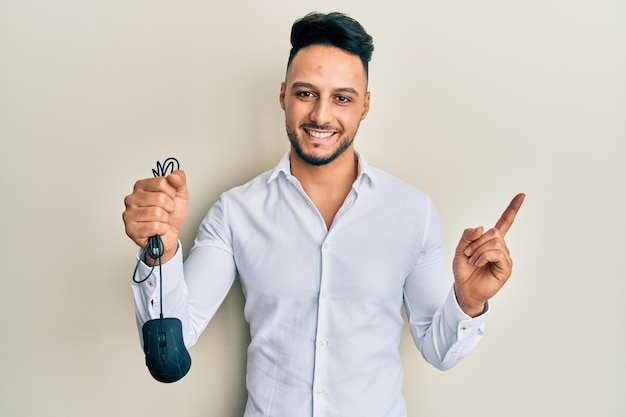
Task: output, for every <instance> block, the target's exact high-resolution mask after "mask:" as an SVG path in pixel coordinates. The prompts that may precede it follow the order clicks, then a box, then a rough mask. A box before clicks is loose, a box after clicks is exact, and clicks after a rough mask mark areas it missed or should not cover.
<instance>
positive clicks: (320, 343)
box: [317, 340, 328, 347]
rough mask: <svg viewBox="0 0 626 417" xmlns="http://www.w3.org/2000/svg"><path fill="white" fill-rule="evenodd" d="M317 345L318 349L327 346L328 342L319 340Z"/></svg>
mask: <svg viewBox="0 0 626 417" xmlns="http://www.w3.org/2000/svg"><path fill="white" fill-rule="evenodd" d="M317 344H318V345H319V346H320V347H324V346H326V345H327V344H328V341H326V340H320V341H319V342H317Z"/></svg>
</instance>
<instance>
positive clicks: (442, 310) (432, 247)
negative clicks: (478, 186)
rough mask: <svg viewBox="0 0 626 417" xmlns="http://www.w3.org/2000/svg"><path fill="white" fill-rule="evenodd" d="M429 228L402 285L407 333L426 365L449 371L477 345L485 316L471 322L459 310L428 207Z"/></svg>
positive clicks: (436, 225) (438, 231)
mask: <svg viewBox="0 0 626 417" xmlns="http://www.w3.org/2000/svg"><path fill="white" fill-rule="evenodd" d="M428 217H429V218H428V219H427V221H428V223H429V226H428V229H427V232H426V234H425V237H424V241H423V243H422V246H421V250H420V253H419V255H418V257H417V262H416V264H415V266H414V267H413V270H412V271H411V273H410V275H409V276H408V277H407V279H406V281H405V285H404V306H405V310H406V313H407V319H408V324H409V331H410V333H411V336H412V337H413V341H414V342H415V345H416V346H417V348H418V349H419V351H420V352H421V354H422V356H423V357H424V359H426V361H427V362H428V363H430V364H431V365H433V366H435V367H436V368H438V369H440V370H446V369H450V368H451V367H453V366H454V365H456V364H457V363H458V362H460V361H461V359H463V358H464V357H465V356H467V355H468V354H469V353H470V352H471V351H472V350H473V348H474V347H475V346H476V345H477V344H478V342H479V341H480V339H481V337H482V334H483V330H484V320H485V315H481V316H479V317H477V318H474V319H473V318H471V317H469V316H468V315H467V314H465V313H464V312H463V311H462V310H461V308H460V307H459V305H458V303H457V301H456V298H455V295H454V291H453V288H452V285H451V282H450V279H449V277H448V275H447V273H446V271H445V269H446V268H445V263H444V258H445V246H444V239H443V232H442V229H441V224H440V222H439V218H438V216H437V213H436V212H435V209H434V207H432V205H431V207H430V210H429V216H428Z"/></svg>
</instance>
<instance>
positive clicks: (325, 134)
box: [305, 129, 335, 139]
mask: <svg viewBox="0 0 626 417" xmlns="http://www.w3.org/2000/svg"><path fill="white" fill-rule="evenodd" d="M305 132H306V133H307V134H308V135H309V136H312V137H314V138H316V139H328V138H329V137H331V136H332V135H334V134H335V132H318V131H315V130H308V129H305Z"/></svg>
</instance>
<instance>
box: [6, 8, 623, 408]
mask: <svg viewBox="0 0 626 417" xmlns="http://www.w3.org/2000/svg"><path fill="white" fill-rule="evenodd" d="M312 10H317V11H324V12H327V11H333V10H339V11H343V12H346V13H348V14H350V15H351V16H353V17H355V18H357V19H358V20H360V21H361V23H362V24H363V25H364V26H365V28H366V29H367V30H368V31H369V32H370V33H371V34H372V35H373V37H374V41H375V52H374V57H373V61H372V63H371V72H370V90H371V93H372V109H371V112H370V114H369V116H368V118H367V119H366V120H365V121H364V122H363V123H362V124H361V129H360V131H359V134H358V136H357V140H356V144H357V149H358V150H359V151H360V152H362V153H363V154H364V155H365V157H366V159H367V160H368V162H369V163H370V164H372V165H376V166H378V167H380V168H383V169H385V170H387V171H389V172H391V173H393V174H394V175H396V176H398V177H400V178H402V179H404V180H406V181H408V182H410V183H411V184H413V185H415V186H417V187H419V188H421V189H422V190H424V191H426V192H427V193H429V194H430V195H431V196H432V198H433V200H434V201H435V203H436V205H437V207H438V210H439V212H440V215H441V217H442V220H443V223H444V228H445V233H446V239H447V244H448V256H449V257H450V255H451V253H452V250H453V248H454V246H455V245H456V243H457V241H458V239H459V236H460V234H461V232H462V230H463V229H464V228H466V227H473V226H477V225H481V224H482V225H485V226H487V227H489V226H492V225H493V223H494V222H495V221H496V220H497V218H498V217H499V215H500V213H501V212H502V210H503V209H504V208H505V207H506V205H507V204H508V202H509V200H510V199H511V198H512V197H513V196H514V195H515V193H517V192H526V193H527V199H526V202H525V204H524V206H523V208H522V210H521V212H520V213H519V215H518V218H517V221H516V223H515V225H514V226H513V228H512V229H511V231H510V232H509V235H508V242H509V245H510V249H511V251H512V253H513V257H514V261H515V266H514V273H513V276H512V278H511V280H510V281H509V282H508V283H507V285H506V286H505V287H504V288H503V290H502V291H501V292H500V293H499V294H498V295H496V297H495V298H494V299H493V300H492V302H491V312H490V317H489V319H488V322H487V326H486V329H487V332H486V335H485V337H484V339H483V341H482V342H481V344H480V345H479V346H478V347H477V349H476V350H475V351H474V352H473V353H472V354H471V355H470V356H469V357H467V358H466V359H465V360H464V361H463V362H462V363H461V364H459V365H458V366H457V367H456V368H454V369H452V370H450V371H448V372H443V373H442V372H439V371H437V370H435V369H434V368H432V367H431V366H429V365H427V364H426V363H425V362H424V361H423V359H422V358H421V356H420V355H419V352H418V351H417V349H416V348H415V346H414V345H413V343H412V341H411V340H410V337H408V334H405V337H404V338H403V341H402V344H401V347H400V348H401V353H402V357H403V361H404V366H405V385H404V394H405V398H406V401H407V404H408V408H409V416H410V417H414V416H440V417H447V416H458V415H464V416H468V417H470V416H480V417H495V416H508V417H517V416H519V417H521V416H529V415H532V416H554V415H559V416H571V417H575V416H581V417H583V416H584V417H588V416H591V415H593V416H602V417H619V416H624V415H626V396H625V395H624V392H625V389H626V355H624V345H625V342H626V336H625V332H624V330H625V328H624V319H625V318H626V315H625V313H626V307H625V306H626V303H624V301H623V300H624V293H625V292H626V274H625V268H624V259H626V258H625V255H624V254H625V253H626V243H625V241H626V239H625V234H626V222H625V220H624V214H623V213H624V203H625V194H626V182H625V179H626V175H625V174H626V168H625V167H626V146H625V142H626V24H625V23H624V22H626V2H624V1H620V0H614V1H596V0H594V1H591V0H589V1H578V0H569V1H568V0H562V1H538V0H511V1H495V0H493V1H448V0H442V1H422V0H419V1H394V0H388V1H385V2H365V1H363V0H346V1H328V0H320V1H316V2H312V1H299V2H298V1H286V0H277V1H272V2H252V1H250V2H242V1H230V2H225V1H221V2H218V1H212V2H209V1H200V0H183V1H178V2H172V1H161V0H156V1H155V0H151V1H147V0H127V1H82V0H81V1H78V0H75V1H70V0H60V1H54V2H53V1H43V0H32V1H29V0H0V192H1V193H2V197H1V198H0V210H1V212H0V213H1V216H0V221H1V224H0V236H1V243H0V245H1V246H0V257H1V265H2V278H1V283H2V286H1V290H0V325H1V331H0V375H1V376H2V377H1V379H0V415H2V416H7V417H21V416H28V417H30V416H37V417H48V416H61V415H62V416H67V417H70V416H71V417H73V416H76V417H78V416H92V417H99V416H107V417H108V416H116V417H127V416H128V417H130V416H135V417H136V416H150V417H160V416H172V415H180V416H187V417H194V416H217V417H237V416H241V414H242V411H243V406H244V402H245V396H246V394H245V388H244V383H245V381H244V378H245V349H246V344H247V341H248V337H249V336H248V329H247V327H246V324H245V322H244V321H243V314H242V306H243V297H242V295H241V289H240V287H239V286H238V285H236V286H235V287H234V288H233V291H232V292H231V294H230V295H229V297H228V298H227V300H226V302H225V303H224V305H223V306H222V308H221V309H220V310H219V312H218V313H217V316H216V317H215V319H214V321H213V322H211V324H210V325H209V327H208V328H207V330H206V332H205V333H204V334H203V335H202V337H201V339H200V341H199V343H198V344H197V345H196V346H194V347H193V348H192V349H191V353H192V355H193V366H192V369H191V372H190V373H189V374H188V375H187V376H186V377H185V378H184V379H183V380H181V381H179V382H177V383H174V384H161V383H158V382H156V381H154V380H153V379H152V378H151V376H150V375H149V373H148V371H147V369H146V367H145V365H144V356H143V352H142V351H141V348H140V346H139V339H138V335H137V329H136V325H135V319H134V313H133V306H132V298H131V290H130V285H131V274H132V270H133V267H134V255H135V251H136V247H135V245H134V244H133V243H132V242H131V241H130V240H129V239H128V238H127V237H126V236H125V233H124V227H123V223H122V219H121V213H122V211H123V209H124V205H123V198H124V196H125V195H127V194H129V193H130V192H131V190H132V186H133V184H134V182H135V180H137V179H139V178H142V177H148V176H150V175H151V172H150V170H151V168H153V167H154V166H155V164H156V161H157V160H160V161H162V160H164V159H165V158H167V157H169V156H175V157H177V158H178V159H179V160H180V162H181V165H182V168H183V169H185V170H186V172H187V174H188V179H189V187H190V193H191V210H190V215H189V219H188V222H187V224H186V225H185V228H184V230H183V236H182V240H183V244H184V247H185V251H188V250H189V247H190V244H191V242H192V239H193V237H194V235H195V230H196V228H197V225H198V223H199V221H200V219H201V218H202V216H203V215H204V213H205V211H206V210H207V209H208V207H209V206H210V205H211V204H212V203H213V202H214V201H215V200H216V199H217V197H218V195H219V193H220V192H222V191H224V190H226V189H228V188H230V187H231V186H234V185H237V184H240V183H242V182H244V181H246V180H248V179H250V178H252V177H253V176H254V175H256V174H257V173H260V172H261V171H264V170H266V169H269V168H271V167H272V166H273V165H274V164H275V163H276V162H277V161H278V159H279V158H280V156H281V155H282V154H283V153H284V152H285V151H286V150H287V148H288V142H287V139H286V135H285V133H284V118H283V114H282V111H281V109H280V107H279V105H278V93H279V86H280V82H281V81H282V79H283V76H284V70H285V64H286V59H287V53H288V49H289V30H290V27H291V24H292V22H293V20H295V19H296V18H298V17H301V16H303V15H304V14H306V13H308V12H309V11H312Z"/></svg>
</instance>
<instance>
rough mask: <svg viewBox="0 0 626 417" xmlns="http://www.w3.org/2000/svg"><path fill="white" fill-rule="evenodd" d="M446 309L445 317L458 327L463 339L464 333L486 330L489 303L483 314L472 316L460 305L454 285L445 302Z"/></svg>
mask: <svg viewBox="0 0 626 417" xmlns="http://www.w3.org/2000/svg"><path fill="white" fill-rule="evenodd" d="M444 311H445V312H446V313H445V318H446V321H447V323H448V326H450V328H452V329H456V331H457V336H458V337H459V339H461V338H463V336H464V335H468V334H476V333H480V334H482V333H483V332H484V324H485V319H486V318H487V316H488V314H489V303H488V302H487V303H485V309H484V310H483V312H482V314H481V315H479V316H476V317H470V316H468V315H467V314H466V313H465V312H464V311H463V310H462V309H461V307H459V303H458V302H457V300H456V294H455V293H454V286H452V288H451V289H450V292H449V293H448V298H447V299H446V302H445V304H444Z"/></svg>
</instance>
